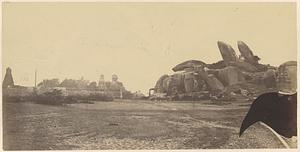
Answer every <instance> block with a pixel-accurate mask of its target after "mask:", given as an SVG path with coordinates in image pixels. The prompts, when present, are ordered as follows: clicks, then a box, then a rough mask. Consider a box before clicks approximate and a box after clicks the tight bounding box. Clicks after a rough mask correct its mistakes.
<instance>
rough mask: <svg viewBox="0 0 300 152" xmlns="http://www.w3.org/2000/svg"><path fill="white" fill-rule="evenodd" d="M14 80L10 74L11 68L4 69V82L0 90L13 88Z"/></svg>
mask: <svg viewBox="0 0 300 152" xmlns="http://www.w3.org/2000/svg"><path fill="white" fill-rule="evenodd" d="M14 86H15V84H14V80H13V77H12V74H11V68H9V67H8V68H6V73H5V76H4V80H3V84H2V88H11V87H14Z"/></svg>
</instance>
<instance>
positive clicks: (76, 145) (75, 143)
mask: <svg viewBox="0 0 300 152" xmlns="http://www.w3.org/2000/svg"><path fill="white" fill-rule="evenodd" d="M248 108H249V103H245V102H243V103H232V104H229V103H227V104H213V105H212V104H209V103H208V102H206V101H203V102H183V101H182V102H153V101H113V102H95V104H72V105H67V106H48V105H39V104H33V103H4V104H3V121H4V126H3V129H4V131H3V132H4V135H3V139H4V141H3V143H4V149H5V150H51V149H55V150H65V149H80V150H83V149H86V150H87V149H90V150H94V149H219V148H226V149H228V148H284V146H283V145H282V144H281V143H280V141H279V140H278V139H277V138H276V136H275V135H274V134H273V133H272V132H271V131H269V130H268V129H266V128H265V127H263V126H262V125H260V124H258V123H256V124H255V125H253V126H252V127H250V128H249V129H248V130H247V131H246V132H245V133H244V135H243V136H242V137H240V138H239V137H238V132H239V127H240V125H241V122H242V119H243V117H244V116H245V114H246V112H247V110H248Z"/></svg>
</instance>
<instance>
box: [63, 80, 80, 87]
mask: <svg viewBox="0 0 300 152" xmlns="http://www.w3.org/2000/svg"><path fill="white" fill-rule="evenodd" d="M60 86H61V87H66V88H77V87H78V85H77V82H76V80H73V79H65V80H64V81H62V82H61V83H60Z"/></svg>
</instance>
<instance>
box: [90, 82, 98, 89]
mask: <svg viewBox="0 0 300 152" xmlns="http://www.w3.org/2000/svg"><path fill="white" fill-rule="evenodd" d="M88 88H89V89H97V82H95V81H93V82H91V83H90V84H89V85H88Z"/></svg>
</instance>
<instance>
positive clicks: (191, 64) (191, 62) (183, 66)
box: [172, 60, 206, 72]
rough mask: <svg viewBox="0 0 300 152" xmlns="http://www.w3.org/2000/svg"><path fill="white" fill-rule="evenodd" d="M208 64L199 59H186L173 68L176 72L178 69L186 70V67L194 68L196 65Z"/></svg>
mask: <svg viewBox="0 0 300 152" xmlns="http://www.w3.org/2000/svg"><path fill="white" fill-rule="evenodd" d="M205 65H206V64H205V63H204V62H202V61H198V60H188V61H185V62H182V63H180V64H178V65H176V66H175V67H174V68H172V70H173V71H174V72H177V71H183V70H185V69H186V68H194V67H196V66H205Z"/></svg>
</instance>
